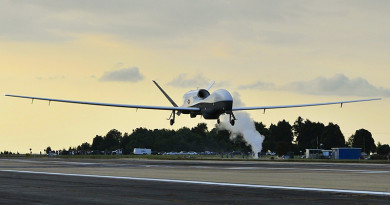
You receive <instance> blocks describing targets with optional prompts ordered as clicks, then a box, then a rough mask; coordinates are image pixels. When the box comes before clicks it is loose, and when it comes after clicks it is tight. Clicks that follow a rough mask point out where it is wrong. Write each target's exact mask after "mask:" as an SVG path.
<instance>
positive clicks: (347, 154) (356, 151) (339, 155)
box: [332, 147, 362, 159]
mask: <svg viewBox="0 0 390 205" xmlns="http://www.w3.org/2000/svg"><path fill="white" fill-rule="evenodd" d="M332 150H333V157H334V159H360V156H361V153H362V148H351V147H343V148H332Z"/></svg>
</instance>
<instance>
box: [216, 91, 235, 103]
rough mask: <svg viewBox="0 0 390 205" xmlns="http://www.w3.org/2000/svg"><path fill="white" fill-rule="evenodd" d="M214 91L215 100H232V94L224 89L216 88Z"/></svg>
mask: <svg viewBox="0 0 390 205" xmlns="http://www.w3.org/2000/svg"><path fill="white" fill-rule="evenodd" d="M215 93H216V94H217V99H216V101H233V97H232V95H231V94H230V93H229V91H227V90H225V89H220V90H216V91H215Z"/></svg>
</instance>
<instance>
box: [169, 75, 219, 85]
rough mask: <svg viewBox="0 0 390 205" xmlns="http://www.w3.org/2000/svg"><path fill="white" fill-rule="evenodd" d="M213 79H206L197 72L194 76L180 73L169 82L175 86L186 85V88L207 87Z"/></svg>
mask: <svg viewBox="0 0 390 205" xmlns="http://www.w3.org/2000/svg"><path fill="white" fill-rule="evenodd" d="M211 82H212V81H211V80H209V79H206V78H205V77H203V76H202V75H201V74H197V75H195V76H193V77H188V76H187V74H180V75H179V76H177V77H176V78H174V79H173V80H172V81H170V82H169V83H168V85H170V86H173V87H184V88H196V87H204V88H206V87H207V86H208V85H209V84H210V83H211Z"/></svg>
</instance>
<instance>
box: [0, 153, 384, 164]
mask: <svg viewBox="0 0 390 205" xmlns="http://www.w3.org/2000/svg"><path fill="white" fill-rule="evenodd" d="M0 158H48V159H50V158H60V159H148V160H214V161H269V162H273V161H274V162H316V163H373V164H390V160H334V159H299V158H294V159H278V158H277V157H274V159H272V158H271V156H263V157H262V158H260V159H253V158H251V157H248V158H243V157H242V156H241V155H239V156H238V155H237V156H234V157H233V158H226V157H225V156H224V158H222V157H221V155H62V156H61V155H60V156H55V157H48V156H46V155H32V156H29V155H22V154H19V155H16V154H14V155H0Z"/></svg>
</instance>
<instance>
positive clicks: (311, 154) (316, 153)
mask: <svg viewBox="0 0 390 205" xmlns="http://www.w3.org/2000/svg"><path fill="white" fill-rule="evenodd" d="M321 156H322V149H306V154H305V157H306V159H319V158H321Z"/></svg>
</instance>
